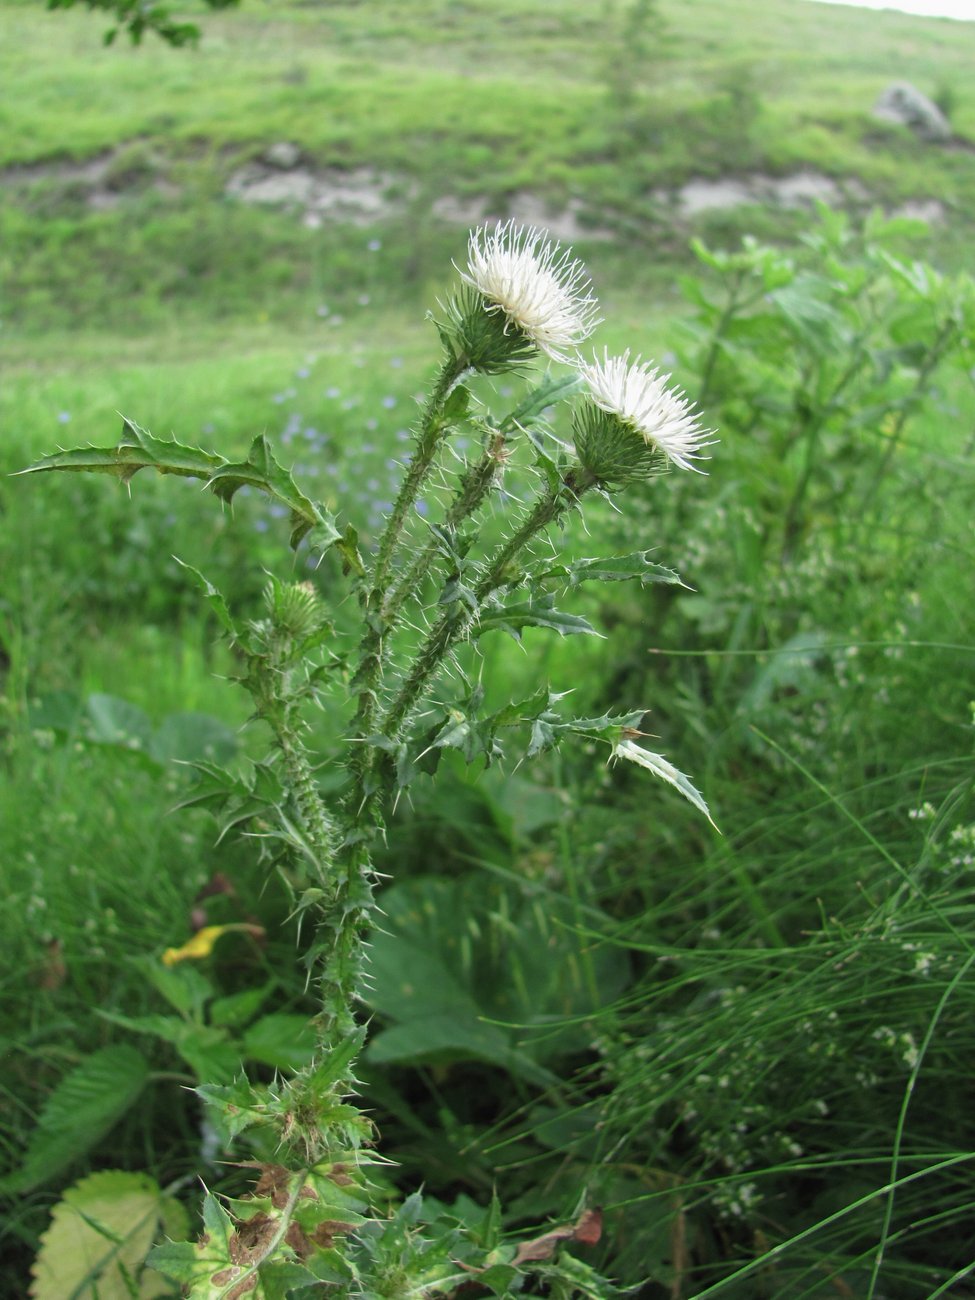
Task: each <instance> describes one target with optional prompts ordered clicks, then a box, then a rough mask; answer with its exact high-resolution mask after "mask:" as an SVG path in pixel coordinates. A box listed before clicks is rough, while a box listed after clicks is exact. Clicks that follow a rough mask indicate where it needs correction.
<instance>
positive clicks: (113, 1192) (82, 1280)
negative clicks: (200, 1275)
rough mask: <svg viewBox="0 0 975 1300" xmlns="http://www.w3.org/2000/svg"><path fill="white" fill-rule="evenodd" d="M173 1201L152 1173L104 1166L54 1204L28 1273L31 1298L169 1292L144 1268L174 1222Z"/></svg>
mask: <svg viewBox="0 0 975 1300" xmlns="http://www.w3.org/2000/svg"><path fill="white" fill-rule="evenodd" d="M172 1204H173V1202H172V1200H171V1198H169V1197H166V1196H164V1195H163V1193H162V1191H161V1190H160V1188H159V1185H158V1183H156V1181H155V1180H154V1179H152V1178H150V1177H149V1175H148V1174H133V1173H124V1172H122V1171H121V1170H106V1171H104V1172H102V1173H97V1174H91V1175H89V1176H88V1177H87V1178H83V1179H82V1180H81V1181H80V1182H79V1183H76V1184H75V1186H74V1187H72V1188H69V1190H68V1191H66V1192H65V1194H64V1198H63V1199H62V1200H61V1201H60V1202H59V1203H58V1204H57V1205H56V1206H55V1207H54V1213H53V1216H52V1220H51V1226H50V1227H49V1228H48V1230H47V1232H45V1233H44V1235H43V1236H42V1238H41V1249H40V1252H39V1253H38V1255H37V1258H36V1259H35V1261H34V1265H33V1268H32V1270H31V1272H32V1275H33V1281H32V1282H31V1288H30V1295H31V1297H32V1300H68V1298H69V1297H70V1298H71V1300H133V1297H138V1300H143V1298H148V1297H150V1296H160V1295H166V1294H168V1293H169V1291H170V1288H169V1287H168V1286H167V1285H166V1283H165V1282H164V1281H163V1279H162V1278H161V1277H159V1275H158V1274H153V1273H151V1272H144V1271H143V1265H144V1263H145V1259H146V1255H147V1253H148V1251H149V1248H150V1247H151V1246H152V1243H153V1241H154V1240H155V1238H156V1237H157V1236H158V1235H159V1234H160V1231H161V1230H165V1229H166V1228H167V1227H170V1226H171V1225H170V1223H169V1222H168V1220H169V1214H168V1209H169V1207H170V1206H171V1205H172Z"/></svg>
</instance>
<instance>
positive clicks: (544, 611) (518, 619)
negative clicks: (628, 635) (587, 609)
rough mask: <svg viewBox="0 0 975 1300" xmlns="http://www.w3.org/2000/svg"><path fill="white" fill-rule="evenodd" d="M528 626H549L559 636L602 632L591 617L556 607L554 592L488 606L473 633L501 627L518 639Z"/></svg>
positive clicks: (596, 634) (481, 633) (589, 634)
mask: <svg viewBox="0 0 975 1300" xmlns="http://www.w3.org/2000/svg"><path fill="white" fill-rule="evenodd" d="M526 627H545V628H550V629H551V630H552V631H554V632H558V634H559V636H572V635H578V634H580V633H582V634H585V635H587V636H599V635H600V634H599V633H598V632H597V631H596V629H595V628H594V627H593V626H592V624H591V623H590V622H589V621H588V619H585V618H583V617H582V616H581V615H579V614H566V613H563V611H562V610H559V609H556V608H555V597H554V596H552V595H544V596H538V597H535V598H533V599H530V600H526V601H521V602H519V603H517V604H512V605H502V606H501V607H500V608H494V609H488V610H486V611H485V612H483V613H482V614H481V617H480V619H479V620H478V623H477V625H476V627H475V628H474V633H473V634H474V635H475V636H483V634H484V633H485V632H491V631H493V630H494V629H496V628H500V629H501V630H502V631H504V632H507V633H509V635H511V636H513V637H514V639H515V640H516V641H520V640H521V633H522V629H524V628H526Z"/></svg>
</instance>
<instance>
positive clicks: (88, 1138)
mask: <svg viewBox="0 0 975 1300" xmlns="http://www.w3.org/2000/svg"><path fill="white" fill-rule="evenodd" d="M148 1078H149V1063H148V1062H147V1061H146V1059H145V1057H144V1056H143V1055H142V1053H141V1052H137V1051H136V1049H135V1048H134V1047H129V1046H128V1045H126V1044H120V1045H118V1046H116V1047H104V1048H102V1049H101V1051H98V1052H94V1053H93V1054H92V1055H91V1056H89V1057H87V1058H86V1059H85V1060H84V1061H82V1062H81V1064H80V1065H78V1066H76V1067H75V1069H73V1070H72V1071H71V1073H70V1074H68V1075H66V1076H65V1077H64V1078H63V1079H62V1080H61V1082H60V1083H59V1084H58V1086H57V1087H56V1088H55V1089H54V1091H53V1092H52V1093H51V1095H50V1096H49V1097H48V1099H47V1101H46V1102H45V1103H44V1108H43V1110H42V1111H41V1113H40V1116H39V1117H38V1121H37V1127H36V1128H35V1129H34V1131H33V1132H32V1134H31V1136H30V1141H29V1143H28V1146H27V1153H26V1155H25V1157H24V1162H23V1165H22V1166H21V1168H20V1169H19V1170H18V1171H17V1172H16V1173H15V1174H13V1175H12V1176H11V1177H10V1178H8V1179H5V1180H4V1183H3V1186H4V1189H5V1190H8V1191H14V1190H16V1191H27V1190H28V1189H30V1188H32V1187H36V1186H37V1185H38V1184H40V1183H43V1182H46V1181H47V1180H48V1179H50V1178H53V1177H55V1176H56V1175H57V1174H59V1173H61V1172H62V1170H64V1169H66V1168H67V1167H68V1165H70V1164H71V1163H72V1161H74V1160H76V1159H77V1158H78V1157H79V1156H81V1155H84V1153H85V1152H86V1151H89V1150H90V1149H91V1148H92V1147H93V1146H94V1145H95V1143H96V1142H98V1140H99V1139H100V1138H101V1137H103V1136H104V1134H105V1133H107V1132H108V1130H109V1129H110V1128H111V1127H112V1125H113V1124H114V1123H115V1122H116V1121H117V1120H118V1119H120V1118H121V1117H122V1115H124V1114H125V1112H126V1111H127V1110H128V1109H129V1108H130V1107H131V1106H132V1105H134V1103H135V1102H136V1100H137V1099H138V1097H139V1095H140V1094H141V1092H142V1089H143V1088H144V1087H145V1084H146V1081H147V1080H148ZM65 1294H68V1293H65Z"/></svg>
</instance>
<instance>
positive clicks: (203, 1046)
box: [100, 1011, 241, 1083]
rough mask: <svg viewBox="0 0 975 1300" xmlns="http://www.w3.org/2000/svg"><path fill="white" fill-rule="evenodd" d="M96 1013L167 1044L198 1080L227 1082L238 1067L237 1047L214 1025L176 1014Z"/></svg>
mask: <svg viewBox="0 0 975 1300" xmlns="http://www.w3.org/2000/svg"><path fill="white" fill-rule="evenodd" d="M100 1014H101V1015H102V1016H104V1017H105V1019H106V1020H110V1021H111V1022H112V1023H113V1024H116V1025H122V1026H123V1028H125V1029H132V1030H134V1031H135V1032H136V1033H142V1034H152V1035H153V1036H154V1037H156V1038H161V1039H162V1040H163V1041H164V1042H166V1043H169V1044H170V1045H171V1046H172V1047H174V1048H175V1049H176V1051H177V1052H178V1053H179V1054H180V1056H181V1057H182V1058H183V1060H184V1061H185V1062H186V1063H187V1065H188V1066H189V1067H190V1069H191V1070H192V1071H193V1073H194V1075H195V1076H196V1077H197V1078H198V1079H207V1080H209V1081H211V1082H213V1083H229V1082H230V1081H231V1080H232V1079H233V1077H234V1075H235V1074H237V1072H238V1071H239V1069H240V1063H241V1051H240V1048H239V1047H237V1046H236V1045H235V1044H234V1043H233V1042H231V1041H230V1039H229V1038H228V1036H227V1033H226V1031H225V1030H223V1029H220V1028H218V1027H217V1026H215V1025H200V1024H194V1023H193V1022H191V1021H187V1020H182V1019H180V1017H178V1016H158V1015H150V1016H120V1015H116V1014H115V1013H113V1012H109V1011H102V1012H101V1013H100Z"/></svg>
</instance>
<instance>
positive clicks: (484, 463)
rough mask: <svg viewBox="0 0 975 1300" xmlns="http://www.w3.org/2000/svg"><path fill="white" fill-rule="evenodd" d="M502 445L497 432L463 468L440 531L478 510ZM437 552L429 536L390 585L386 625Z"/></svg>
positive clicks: (501, 435)
mask: <svg viewBox="0 0 975 1300" xmlns="http://www.w3.org/2000/svg"><path fill="white" fill-rule="evenodd" d="M506 442H507V438H506V436H505V434H504V433H503V432H502V431H501V430H499V431H498V432H497V433H495V434H494V435H493V436H492V437H491V440H490V442H489V443H488V447H487V450H486V451H485V452H484V455H483V456H482V457H481V459H480V460H479V461H478V462H477V463H476V464H474V465H471V466H470V467H469V468H468V469H467V471H466V473H465V474H464V476H463V478H462V479H461V481H460V486H459V487H458V489H457V492H456V494H455V496H454V499H453V501H452V502H451V504H450V508H449V509H448V511H447V514H446V516H445V517H444V522H443V527H444V528H447V529H450V528H456V527H457V525H458V524H461V523H463V521H464V520H465V519H469V518H470V517H471V516H472V515H474V514H476V513H477V511H478V510H479V509H480V508H481V506H482V505H483V503H484V501H485V499H486V498H487V496H488V494H489V492H490V491H491V488H492V487H493V486H494V484H495V483H496V482H497V479H498V476H499V474H500V472H501V469H502V466H503V465H504V455H505V444H506ZM438 549H439V547H438V541H437V538H436V536H433V537H431V538H430V539H429V541H428V542H427V543H426V545H425V546H424V547H422V549H421V550H420V552H419V553H418V555H417V556H416V559H415V560H414V561H413V563H412V564H411V565H410V566H409V567H408V568H407V570H406V572H405V573H404V574H403V576H402V577H401V578H400V579H399V580H398V581H397V582H395V583H393V584H392V585H391V587H390V589H389V591H388V592H387V594H386V600H385V604H384V606H383V613H384V615H385V618H386V620H387V622H392V620H393V619H394V618H395V616H396V614H397V613H398V612H399V610H400V608H401V606H402V604H403V602H404V601H405V600H406V599H407V597H408V596H409V595H410V594H411V593H412V592H415V591H417V589H418V588H419V586H420V584H421V583H422V582H423V579H424V578H425V577H426V575H427V574H428V573H429V571H430V567H431V565H432V564H433V563H434V561H435V560H436V558H437V552H438Z"/></svg>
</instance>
